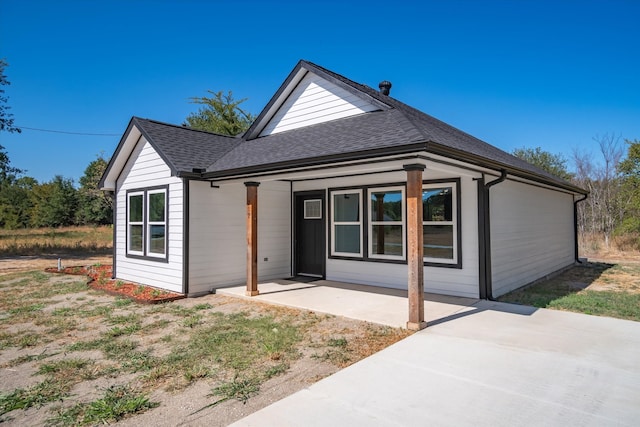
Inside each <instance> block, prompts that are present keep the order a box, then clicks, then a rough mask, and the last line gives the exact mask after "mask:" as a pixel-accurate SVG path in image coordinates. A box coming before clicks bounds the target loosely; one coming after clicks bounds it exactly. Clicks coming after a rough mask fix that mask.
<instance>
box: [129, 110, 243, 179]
mask: <svg viewBox="0 0 640 427" xmlns="http://www.w3.org/2000/svg"><path fill="white" fill-rule="evenodd" d="M132 121H133V124H135V125H136V126H137V127H138V129H139V130H140V132H142V134H143V135H144V136H145V138H146V139H147V140H148V141H149V142H150V143H151V144H152V145H153V146H154V147H155V148H156V150H157V151H158V152H159V154H160V156H162V158H163V159H164V160H165V161H166V162H167V164H168V165H169V167H170V168H171V169H172V170H174V171H175V172H184V171H187V172H190V171H191V170H192V169H193V168H199V169H205V168H206V167H207V166H208V165H210V164H212V163H214V162H215V161H217V160H218V159H220V158H221V157H223V156H224V155H225V154H227V153H228V152H229V151H231V150H233V149H234V148H236V147H237V146H238V145H240V142H241V140H240V139H239V138H235V137H231V136H226V135H219V134H216V133H211V132H203V131H199V130H195V129H191V128H187V127H182V126H176V125H171V124H167V123H162V122H157V121H155V120H149V119H142V118H139V117H134V118H133V120H132Z"/></svg>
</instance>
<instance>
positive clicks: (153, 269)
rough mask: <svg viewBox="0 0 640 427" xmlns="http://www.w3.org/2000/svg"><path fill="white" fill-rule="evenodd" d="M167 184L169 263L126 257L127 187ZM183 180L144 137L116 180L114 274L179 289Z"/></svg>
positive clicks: (131, 188) (125, 278)
mask: <svg viewBox="0 0 640 427" xmlns="http://www.w3.org/2000/svg"><path fill="white" fill-rule="evenodd" d="M160 185H168V186H169V190H168V194H167V198H168V211H169V214H168V218H167V219H168V224H167V225H168V260H169V262H161V261H151V260H144V259H136V258H128V257H127V256H126V247H125V245H126V226H127V225H126V221H127V215H126V206H127V190H133V189H144V188H147V187H155V186H160ZM182 196H183V188H182V180H180V179H179V178H176V177H173V176H171V170H170V169H169V167H168V166H167V165H166V163H165V162H164V161H163V160H162V158H161V157H160V156H159V155H158V153H157V152H156V151H155V150H154V149H153V147H152V146H151V144H149V143H148V142H147V141H146V140H145V139H144V138H141V139H140V141H138V144H137V145H136V147H135V149H134V150H133V152H132V153H131V156H130V158H129V160H128V162H127V164H126V166H125V168H124V169H123V170H122V173H121V174H120V176H119V177H118V180H117V191H116V203H117V210H116V243H115V244H116V277H117V278H118V279H121V280H127V281H132V282H135V283H142V284H145V285H150V286H155V287H158V288H162V289H167V290H170V291H174V292H182V242H183V239H182V236H183V234H182V227H183V225H182V218H183V211H184V209H183V206H182V201H183V198H182Z"/></svg>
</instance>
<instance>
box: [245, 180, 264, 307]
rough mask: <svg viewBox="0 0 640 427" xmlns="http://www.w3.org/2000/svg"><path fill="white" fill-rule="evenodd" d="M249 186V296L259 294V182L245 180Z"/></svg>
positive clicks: (246, 292)
mask: <svg viewBox="0 0 640 427" xmlns="http://www.w3.org/2000/svg"><path fill="white" fill-rule="evenodd" d="M244 185H245V186H246V187H247V290H246V291H245V294H246V295H247V296H249V297H253V296H256V295H258V293H259V292H258V186H259V185H260V183H259V182H252V181H251V182H245V183H244Z"/></svg>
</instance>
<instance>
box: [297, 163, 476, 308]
mask: <svg viewBox="0 0 640 427" xmlns="http://www.w3.org/2000/svg"><path fill="white" fill-rule="evenodd" d="M456 172H458V173H455V172H454V173H451V172H449V173H445V172H443V171H436V170H433V169H429V168H427V170H425V171H424V173H423V179H424V180H431V179H442V178H458V177H459V178H461V182H460V195H461V209H462V210H461V212H462V223H461V236H462V268H461V269H457V268H446V267H425V269H424V278H425V292H433V293H439V294H446V295H456V296H464V297H471V298H477V297H478V294H479V292H478V216H477V212H478V208H477V186H476V182H475V181H473V179H472V176H470V175H469V174H468V172H466V171H464V170H462V169H461V170H459V171H456ZM404 181H406V173H405V172H389V173H381V174H378V175H366V176H360V177H348V178H334V179H325V180H314V181H305V182H297V183H294V192H296V191H307V190H327V189H329V188H337V187H351V186H360V185H377V184H380V185H385V184H396V183H401V182H404ZM327 197H330V195H329V194H328V195H327ZM328 206H329V203H327V208H328ZM327 217H329V216H327ZM328 227H329V224H327V233H328V232H329V231H328ZM329 250H330V248H327V279H328V280H336V281H344V282H350V283H359V284H365V285H375V286H382V287H388V288H397V289H407V273H408V267H407V265H406V264H391V263H382V262H363V261H350V260H344V259H330V258H328V251H329Z"/></svg>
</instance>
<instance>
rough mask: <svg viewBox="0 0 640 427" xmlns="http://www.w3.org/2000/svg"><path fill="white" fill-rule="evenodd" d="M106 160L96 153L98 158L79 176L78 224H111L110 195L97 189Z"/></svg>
mask: <svg viewBox="0 0 640 427" xmlns="http://www.w3.org/2000/svg"><path fill="white" fill-rule="evenodd" d="M107 164H108V162H107V161H106V160H105V159H104V158H103V157H102V154H100V155H98V158H97V159H96V160H94V161H92V162H91V163H89V165H88V166H87V168H86V169H85V170H84V175H83V176H82V177H81V178H80V188H79V189H78V210H77V211H76V222H77V223H78V224H92V225H103V224H111V223H112V221H113V219H112V216H113V206H112V200H111V197H109V196H107V195H105V193H104V192H103V191H101V190H99V189H98V183H99V182H100V178H101V177H102V174H103V173H104V171H105V169H106V168H107Z"/></svg>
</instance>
